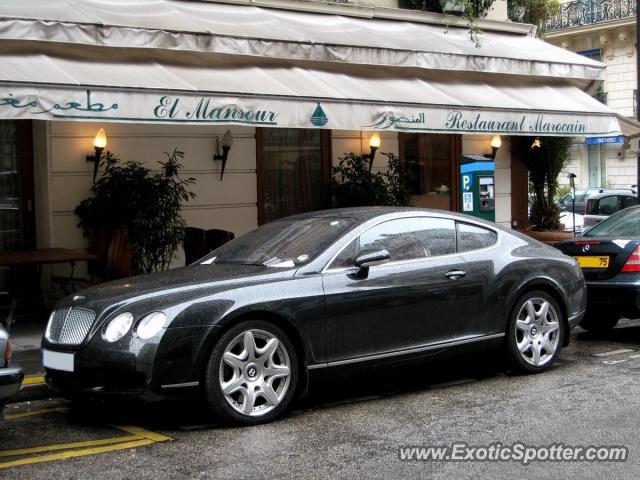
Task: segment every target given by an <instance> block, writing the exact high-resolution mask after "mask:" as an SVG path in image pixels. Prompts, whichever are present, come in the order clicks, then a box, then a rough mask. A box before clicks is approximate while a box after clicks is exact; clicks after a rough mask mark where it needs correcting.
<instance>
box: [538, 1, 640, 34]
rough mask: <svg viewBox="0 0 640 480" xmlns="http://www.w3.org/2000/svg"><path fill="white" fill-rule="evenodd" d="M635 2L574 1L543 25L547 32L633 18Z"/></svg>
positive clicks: (562, 7) (562, 6)
mask: <svg viewBox="0 0 640 480" xmlns="http://www.w3.org/2000/svg"><path fill="white" fill-rule="evenodd" d="M635 15H636V0H575V1H573V2H568V3H563V4H562V5H560V12H558V14H557V15H556V16H554V17H553V18H551V20H549V21H547V22H546V23H545V27H546V29H547V31H548V32H550V31H554V30H562V29H564V28H572V27H581V26H584V25H595V24H598V23H605V22H611V21H614V20H622V19H624V18H630V17H635Z"/></svg>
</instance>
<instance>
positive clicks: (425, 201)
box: [401, 133, 454, 210]
mask: <svg viewBox="0 0 640 480" xmlns="http://www.w3.org/2000/svg"><path fill="white" fill-rule="evenodd" d="M401 142H402V146H401V150H402V152H403V160H404V162H405V165H406V166H407V168H408V169H409V171H410V173H411V190H412V192H411V193H412V194H413V195H414V204H415V206H416V207H424V208H437V209H440V210H451V209H452V208H453V203H452V192H454V189H453V188H452V187H453V185H452V184H451V178H452V168H454V162H452V151H451V136H450V135H436V134H424V133H415V134H403V135H402V136H401Z"/></svg>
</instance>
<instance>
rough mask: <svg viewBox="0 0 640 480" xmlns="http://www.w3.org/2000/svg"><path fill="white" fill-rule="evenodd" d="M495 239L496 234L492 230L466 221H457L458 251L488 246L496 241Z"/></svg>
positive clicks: (496, 237)
mask: <svg viewBox="0 0 640 480" xmlns="http://www.w3.org/2000/svg"><path fill="white" fill-rule="evenodd" d="M497 239H498V235H497V234H496V232H494V231H493V230H489V229H487V228H482V227H477V226H475V225H469V224H468V223H458V252H468V251H469V250H478V249H480V248H486V247H490V246H491V245H493V244H495V243H496V241H497Z"/></svg>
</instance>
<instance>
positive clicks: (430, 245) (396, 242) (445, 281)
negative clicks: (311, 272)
mask: <svg viewBox="0 0 640 480" xmlns="http://www.w3.org/2000/svg"><path fill="white" fill-rule="evenodd" d="M455 241H456V240H455V222H454V221H453V220H451V219H445V218H437V217H414V218H402V219H395V220H389V221H386V222H383V223H380V224H378V225H376V226H374V227H372V228H370V229H369V230H367V231H366V232H364V233H362V234H361V235H360V236H359V237H358V238H356V239H355V240H353V241H352V242H351V243H350V244H349V245H348V246H347V247H346V248H345V249H344V250H343V251H342V253H340V254H339V255H338V256H337V257H336V258H335V260H334V261H333V262H332V263H331V264H330V265H329V266H328V267H327V268H326V269H325V271H324V273H323V278H322V280H323V286H324V291H325V305H326V314H327V336H328V342H327V353H328V356H329V357H330V358H329V361H330V362H331V361H340V360H346V359H352V360H357V359H360V358H362V357H366V356H370V355H376V354H391V355H393V354H394V352H395V353H397V352H399V351H401V350H408V349H417V350H420V351H422V350H425V351H427V350H431V349H432V348H433V350H436V351H437V349H438V347H437V346H438V345H440V346H442V347H443V348H444V347H445V346H446V344H447V343H448V342H450V341H451V340H452V339H453V337H454V335H455V332H456V329H457V328H458V326H459V324H460V313H461V312H462V311H463V310H464V302H463V301H461V297H460V295H459V294H460V292H462V291H464V288H465V287H464V286H465V285H466V280H465V277H464V276H465V272H464V267H465V264H464V261H463V260H462V258H461V257H460V256H459V255H457V254H456V253H455ZM380 249H385V250H387V251H388V252H389V253H390V256H391V258H390V261H389V262H388V263H385V264H382V265H377V266H372V267H370V268H369V269H368V273H367V275H362V274H361V272H359V271H358V269H357V268H355V267H354V265H355V263H354V262H355V258H356V256H357V255H358V254H359V253H360V252H364V251H375V250H380ZM425 347H427V348H425Z"/></svg>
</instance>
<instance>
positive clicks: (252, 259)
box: [198, 217, 357, 267]
mask: <svg viewBox="0 0 640 480" xmlns="http://www.w3.org/2000/svg"><path fill="white" fill-rule="evenodd" d="M356 223H357V221H356V219H354V218H344V217H343V218H328V217H312V218H305V219H302V220H287V219H284V220H277V221H275V222H271V223H268V224H266V225H264V226H262V227H260V228H257V229H256V230H253V231H251V232H249V233H246V234H244V235H242V236H240V237H238V238H236V239H235V240H231V241H230V242H229V243H225V244H224V245H222V246H221V247H220V248H218V249H216V250H214V251H213V252H211V253H210V254H209V255H207V256H206V257H204V258H203V259H201V260H199V261H198V263H201V264H208V263H237V264H243V265H266V266H268V267H293V266H296V265H302V264H304V263H307V262H309V261H311V260H313V259H314V258H315V257H316V256H317V255H319V254H320V253H321V252H322V251H324V250H325V249H326V248H327V247H328V246H329V245H331V244H332V243H333V242H335V241H336V240H337V239H338V238H340V237H341V236H342V235H343V234H344V233H346V232H347V231H348V230H350V229H351V228H353V227H354V226H355V225H356Z"/></svg>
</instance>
